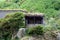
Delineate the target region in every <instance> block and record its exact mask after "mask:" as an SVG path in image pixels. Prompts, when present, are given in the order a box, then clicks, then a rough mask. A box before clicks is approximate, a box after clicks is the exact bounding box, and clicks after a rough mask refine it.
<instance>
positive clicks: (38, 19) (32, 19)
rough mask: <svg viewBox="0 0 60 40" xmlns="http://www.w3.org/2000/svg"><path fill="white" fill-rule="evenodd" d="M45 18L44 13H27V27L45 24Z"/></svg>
mask: <svg viewBox="0 0 60 40" xmlns="http://www.w3.org/2000/svg"><path fill="white" fill-rule="evenodd" d="M43 17H44V15H43V14H42V13H27V14H25V24H26V26H27V27H32V26H38V25H40V24H43Z"/></svg>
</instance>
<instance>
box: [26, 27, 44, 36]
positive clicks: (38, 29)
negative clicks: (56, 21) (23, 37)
mask: <svg viewBox="0 0 60 40" xmlns="http://www.w3.org/2000/svg"><path fill="white" fill-rule="evenodd" d="M26 33H27V35H43V33H44V32H43V27H41V26H37V27H32V28H28V29H27V30H26Z"/></svg>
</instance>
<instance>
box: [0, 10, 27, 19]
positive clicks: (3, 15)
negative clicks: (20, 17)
mask: <svg viewBox="0 0 60 40" xmlns="http://www.w3.org/2000/svg"><path fill="white" fill-rule="evenodd" d="M14 12H26V11H24V10H0V18H4V17H5V16H6V14H10V13H14Z"/></svg>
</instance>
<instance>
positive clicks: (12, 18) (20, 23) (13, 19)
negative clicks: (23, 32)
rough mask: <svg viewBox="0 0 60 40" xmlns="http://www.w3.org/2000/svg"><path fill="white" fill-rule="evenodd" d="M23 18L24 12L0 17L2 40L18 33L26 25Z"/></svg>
mask: <svg viewBox="0 0 60 40" xmlns="http://www.w3.org/2000/svg"><path fill="white" fill-rule="evenodd" d="M23 18H24V15H23V13H14V14H9V15H7V16H6V17H5V18H3V19H0V40H2V39H4V40H9V39H11V37H12V34H13V33H16V32H17V31H18V29H19V28H23V27H25V26H24V25H25V24H24V19H23ZM1 38H2V39H1Z"/></svg>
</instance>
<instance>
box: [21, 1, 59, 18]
mask: <svg viewBox="0 0 60 40" xmlns="http://www.w3.org/2000/svg"><path fill="white" fill-rule="evenodd" d="M55 1H56V2H57V3H58V2H60V0H26V1H25V2H24V3H23V4H21V6H20V8H21V9H26V10H28V11H32V12H34V11H35V12H42V13H45V14H46V15H48V16H49V17H53V16H54V17H56V16H57V13H58V14H59V11H60V10H55V9H54V5H55V4H52V3H53V2H55ZM59 7H60V6H59Z"/></svg>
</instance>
